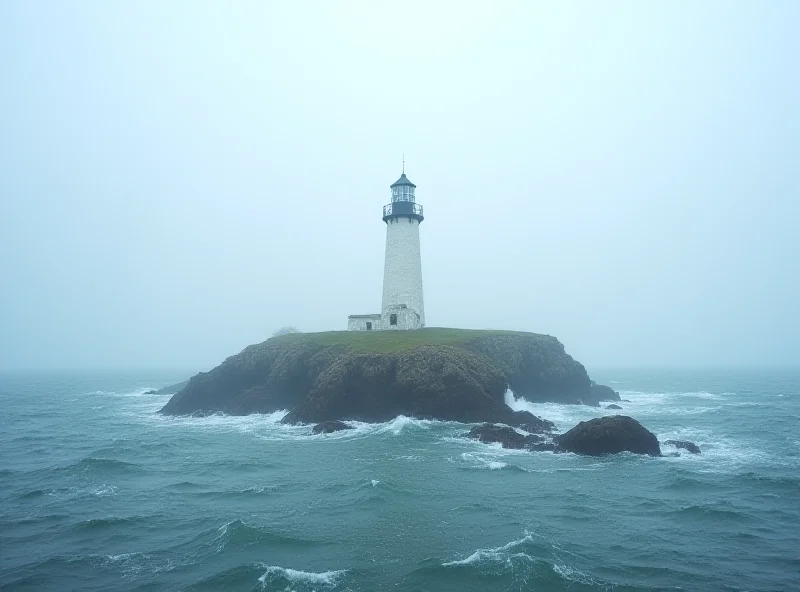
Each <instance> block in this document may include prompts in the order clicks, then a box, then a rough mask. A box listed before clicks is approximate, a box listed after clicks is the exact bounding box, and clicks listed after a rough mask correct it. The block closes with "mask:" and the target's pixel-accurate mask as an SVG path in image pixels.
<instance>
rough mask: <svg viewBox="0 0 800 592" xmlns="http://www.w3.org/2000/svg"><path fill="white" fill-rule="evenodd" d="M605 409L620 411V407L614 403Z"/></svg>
mask: <svg viewBox="0 0 800 592" xmlns="http://www.w3.org/2000/svg"><path fill="white" fill-rule="evenodd" d="M606 409H622V407H620V406H619V405H616V404H614V403H611V405H606Z"/></svg>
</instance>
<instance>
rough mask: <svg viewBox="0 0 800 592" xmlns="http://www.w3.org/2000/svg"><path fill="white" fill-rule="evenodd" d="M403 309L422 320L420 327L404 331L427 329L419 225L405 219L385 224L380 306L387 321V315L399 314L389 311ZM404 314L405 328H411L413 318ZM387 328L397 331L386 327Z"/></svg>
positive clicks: (389, 221)
mask: <svg viewBox="0 0 800 592" xmlns="http://www.w3.org/2000/svg"><path fill="white" fill-rule="evenodd" d="M401 305H405V306H406V308H407V309H408V310H409V311H410V312H412V313H414V314H416V315H418V317H419V324H418V325H417V326H414V327H409V326H406V327H404V328H414V329H416V328H419V327H424V326H425V305H424V302H423V298H422V257H421V256H420V246H419V222H418V221H417V220H415V219H413V218H406V217H398V218H394V219H389V220H388V221H387V223H386V258H385V261H384V268H383V302H382V305H381V315H382V316H383V317H384V320H385V318H386V316H387V314H398V313H395V312H394V311H393V310H391V311H390V309H395V308H397V309H400V307H401ZM402 314H403V317H404V319H405V321H404V324H406V325H409V324H412V320H413V316H409V315H408V314H406V313H402ZM398 320H399V317H398ZM384 328H385V329H389V328H394V327H389V326H384ZM398 328H399V327H398Z"/></svg>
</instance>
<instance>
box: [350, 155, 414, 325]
mask: <svg viewBox="0 0 800 592" xmlns="http://www.w3.org/2000/svg"><path fill="white" fill-rule="evenodd" d="M390 189H391V192H392V198H391V199H392V201H391V203H389V204H387V205H385V206H383V221H384V222H385V223H386V255H385V259H384V266H383V302H382V303H381V313H380V314H371V315H351V316H350V317H348V320H347V328H348V329H349V330H350V331H373V330H398V329H420V328H422V327H424V326H425V304H424V302H423V299H422V257H421V255H420V248H419V225H420V224H421V223H422V221H423V220H424V218H423V216H422V206H421V205H420V204H418V203H417V202H416V195H415V193H416V189H417V186H416V185H414V184H413V183H412V182H411V181H409V179H408V177H406V172H405V163H404V166H403V174H402V175H400V178H399V179H398V180H397V181H395V182H394V183H392V184H391V185H390Z"/></svg>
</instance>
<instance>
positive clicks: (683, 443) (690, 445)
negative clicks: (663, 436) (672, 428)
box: [664, 440, 700, 454]
mask: <svg viewBox="0 0 800 592" xmlns="http://www.w3.org/2000/svg"><path fill="white" fill-rule="evenodd" d="M664 444H667V445H669V446H674V447H675V448H683V449H684V450H688V451H689V452H691V453H692V454H700V447H699V446H698V445H697V444H695V443H694V442H689V441H688V440H667V441H666V442H664Z"/></svg>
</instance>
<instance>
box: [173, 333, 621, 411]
mask: <svg viewBox="0 0 800 592" xmlns="http://www.w3.org/2000/svg"><path fill="white" fill-rule="evenodd" d="M509 389H510V390H511V391H512V392H513V393H514V394H515V395H516V396H522V397H525V398H526V399H527V400H529V401H537V402H539V401H541V402H544V401H547V402H557V403H567V404H586V405H598V404H599V402H600V400H609V399H613V398H614V396H616V397H617V398H618V395H617V394H616V393H615V392H614V391H612V390H611V389H608V388H607V387H601V386H599V385H595V384H594V383H593V382H592V381H591V380H590V379H589V376H588V374H587V373H586V369H585V368H584V367H583V365H582V364H580V363H579V362H577V361H575V360H574V359H573V358H572V357H571V356H570V355H569V354H567V353H566V351H565V350H564V346H563V345H562V344H561V343H560V342H559V341H558V340H557V339H556V338H555V337H551V336H549V335H538V334H534V333H522V332H515V331H475V330H466V329H438V328H426V329H419V330H416V331H374V332H369V331H333V332H326V333H291V334H287V335H281V336H278V337H273V338H272V339H268V340H267V341H265V342H263V343H260V344H257V345H251V346H249V347H247V348H245V349H244V350H243V351H242V352H240V353H239V354H236V355H234V356H231V357H229V358H228V359H226V360H225V361H224V362H223V363H222V364H220V365H219V366H217V367H216V368H214V369H213V370H211V371H210V372H201V373H200V374H197V375H196V376H194V377H192V378H191V379H190V380H189V381H188V383H186V384H185V386H183V388H181V390H180V391H178V392H177V393H176V394H175V395H174V396H173V397H172V398H171V399H170V401H169V402H168V403H167V404H166V405H165V406H164V408H163V409H161V413H164V414H173V415H186V414H210V413H217V412H222V413H227V414H232V415H246V414H249V413H271V412H274V411H277V410H280V409H288V410H289V414H288V415H287V416H286V418H285V419H284V421H285V422H287V423H318V422H322V421H333V420H348V419H350V420H358V421H367V422H376V421H386V420H389V419H392V418H394V417H397V416H398V415H407V416H411V417H418V418H428V419H439V420H452V421H463V422H502V423H508V424H510V425H513V424H514V423H515V420H514V417H515V416H514V412H513V411H512V410H511V409H510V408H509V407H508V406H507V405H506V404H505V401H504V398H505V393H506V391H507V390H509Z"/></svg>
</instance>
